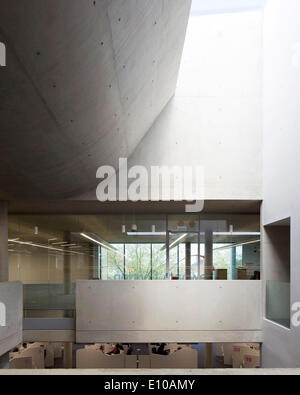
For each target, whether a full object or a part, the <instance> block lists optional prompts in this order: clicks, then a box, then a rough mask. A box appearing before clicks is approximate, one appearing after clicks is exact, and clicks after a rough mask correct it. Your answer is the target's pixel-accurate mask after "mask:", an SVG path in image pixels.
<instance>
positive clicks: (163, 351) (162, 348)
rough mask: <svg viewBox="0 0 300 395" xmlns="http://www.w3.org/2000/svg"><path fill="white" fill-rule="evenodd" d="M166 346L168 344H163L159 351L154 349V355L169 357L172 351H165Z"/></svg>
mask: <svg viewBox="0 0 300 395" xmlns="http://www.w3.org/2000/svg"><path fill="white" fill-rule="evenodd" d="M165 346H166V343H161V345H160V346H159V347H158V349H157V350H156V348H153V349H152V352H153V354H158V355H169V351H170V350H165Z"/></svg>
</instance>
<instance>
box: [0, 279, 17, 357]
mask: <svg viewBox="0 0 300 395" xmlns="http://www.w3.org/2000/svg"><path fill="white" fill-rule="evenodd" d="M0 310H1V311H0V356H1V355H3V354H5V353H7V352H8V351H10V350H11V349H12V348H14V347H15V346H16V345H18V344H19V343H21V342H22V326H23V288H22V284H21V283H20V282H11V283H0Z"/></svg>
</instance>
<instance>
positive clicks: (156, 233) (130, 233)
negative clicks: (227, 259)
mask: <svg viewBox="0 0 300 395" xmlns="http://www.w3.org/2000/svg"><path fill="white" fill-rule="evenodd" d="M173 232H176V231H173ZM170 233H172V231H171V232H170ZM192 233H197V231H192ZM200 233H201V234H202V235H204V234H205V232H200ZM166 234H167V233H166V232H127V236H166ZM174 234H175V233H174ZM213 234H214V235H215V236H260V232H213Z"/></svg>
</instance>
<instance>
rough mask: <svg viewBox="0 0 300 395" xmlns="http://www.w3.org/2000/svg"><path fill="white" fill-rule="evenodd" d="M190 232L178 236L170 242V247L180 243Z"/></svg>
mask: <svg viewBox="0 0 300 395" xmlns="http://www.w3.org/2000/svg"><path fill="white" fill-rule="evenodd" d="M187 235H188V234H187V233H185V234H184V235H181V236H180V237H178V239H176V240H175V241H173V243H172V244H170V247H169V248H172V247H174V246H175V245H176V244H178V243H179V242H180V241H181V240H182V239H184V238H185V237H186V236H187Z"/></svg>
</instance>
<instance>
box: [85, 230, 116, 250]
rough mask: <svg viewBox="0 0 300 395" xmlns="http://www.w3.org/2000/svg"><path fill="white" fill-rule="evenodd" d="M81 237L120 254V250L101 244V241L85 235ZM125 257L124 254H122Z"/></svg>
mask: <svg viewBox="0 0 300 395" xmlns="http://www.w3.org/2000/svg"><path fill="white" fill-rule="evenodd" d="M80 235H81V236H82V237H84V238H86V239H88V240H90V241H92V242H93V243H96V244H99V245H100V246H102V247H103V248H106V249H107V250H110V251H113V252H119V251H118V250H116V249H114V248H113V247H110V246H108V245H106V244H104V243H101V241H99V240H96V239H94V238H93V237H90V236H88V235H87V234H85V233H80ZM122 255H123V254H122Z"/></svg>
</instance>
